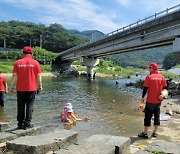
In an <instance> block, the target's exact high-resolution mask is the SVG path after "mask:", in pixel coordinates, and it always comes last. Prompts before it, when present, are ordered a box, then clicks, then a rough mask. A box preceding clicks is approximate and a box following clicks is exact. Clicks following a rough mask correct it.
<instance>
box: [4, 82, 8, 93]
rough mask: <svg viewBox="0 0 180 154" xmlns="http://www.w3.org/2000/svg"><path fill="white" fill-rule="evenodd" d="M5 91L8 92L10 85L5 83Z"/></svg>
mask: <svg viewBox="0 0 180 154" xmlns="http://www.w3.org/2000/svg"><path fill="white" fill-rule="evenodd" d="M5 92H6V93H8V85H7V83H5Z"/></svg>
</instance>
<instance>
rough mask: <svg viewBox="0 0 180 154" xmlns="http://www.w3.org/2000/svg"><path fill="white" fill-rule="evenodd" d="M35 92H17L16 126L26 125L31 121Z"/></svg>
mask: <svg viewBox="0 0 180 154" xmlns="http://www.w3.org/2000/svg"><path fill="white" fill-rule="evenodd" d="M34 101H35V91H30V92H17V121H18V126H22V125H23V124H25V125H28V124H30V122H31V120H32V112H33V105H34Z"/></svg>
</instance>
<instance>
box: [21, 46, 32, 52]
mask: <svg viewBox="0 0 180 154" xmlns="http://www.w3.org/2000/svg"><path fill="white" fill-rule="evenodd" d="M23 52H27V53H32V52H33V51H32V48H31V47H30V46H25V47H24V48H23Z"/></svg>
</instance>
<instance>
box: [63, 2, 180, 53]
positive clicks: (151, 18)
mask: <svg viewBox="0 0 180 154" xmlns="http://www.w3.org/2000/svg"><path fill="white" fill-rule="evenodd" d="M179 10H180V4H178V5H176V6H174V7H171V8H167V9H166V10H164V11H161V12H159V13H155V14H154V15H151V16H149V17H146V18H144V19H142V20H140V19H139V20H138V21H137V22H134V23H132V24H129V25H127V26H125V27H122V28H120V29H117V30H115V31H112V32H110V33H107V34H106V35H104V36H103V37H102V38H99V39H96V40H93V41H89V42H85V43H83V44H80V45H78V46H75V47H73V48H70V49H68V50H66V51H64V52H67V51H72V50H75V49H78V48H80V47H83V46H86V45H88V44H91V43H93V42H96V41H98V40H101V39H103V38H106V37H109V36H112V35H115V34H117V33H120V32H123V31H126V30H130V29H132V28H135V27H138V26H139V25H142V24H145V23H148V22H150V21H152V20H155V19H158V18H160V17H163V16H167V15H169V14H171V13H174V12H177V11H179Z"/></svg>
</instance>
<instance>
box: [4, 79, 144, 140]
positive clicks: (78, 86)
mask: <svg viewBox="0 0 180 154" xmlns="http://www.w3.org/2000/svg"><path fill="white" fill-rule="evenodd" d="M115 81H116V80H109V79H102V78H101V79H98V78H97V79H96V80H95V81H92V82H89V81H88V80H87V79H86V78H82V77H77V78H66V79H63V78H60V77H57V78H55V77H44V78H43V88H44V91H43V92H42V93H40V94H39V95H37V97H36V103H35V105H34V112H33V123H34V124H35V125H40V126H44V128H45V131H46V132H48V131H52V130H58V129H61V128H64V125H63V124H62V123H61V121H60V118H59V114H60V111H62V109H63V107H64V105H65V103H67V102H71V103H72V104H73V107H74V112H75V114H78V115H79V118H84V117H89V119H90V120H89V121H88V122H87V123H85V122H84V121H78V122H77V124H76V126H74V127H72V128H68V129H72V130H75V131H77V132H78V133H79V137H80V138H84V137H88V136H90V135H93V134H102V133H103V134H110V135H123V136H132V135H135V134H137V133H138V132H139V131H140V130H141V129H142V124H143V123H142V121H143V116H139V114H138V110H137V108H138V103H137V102H138V101H139V100H140V99H139V98H140V93H141V90H139V91H138V90H135V89H134V88H127V87H125V83H127V82H129V81H128V80H127V79H126V80H125V79H118V82H119V84H118V85H116V84H115ZM5 101H6V106H5V109H4V110H5V111H4V112H5V114H6V115H8V120H9V121H10V123H11V124H12V125H15V124H16V95H13V96H6V100H5Z"/></svg>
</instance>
